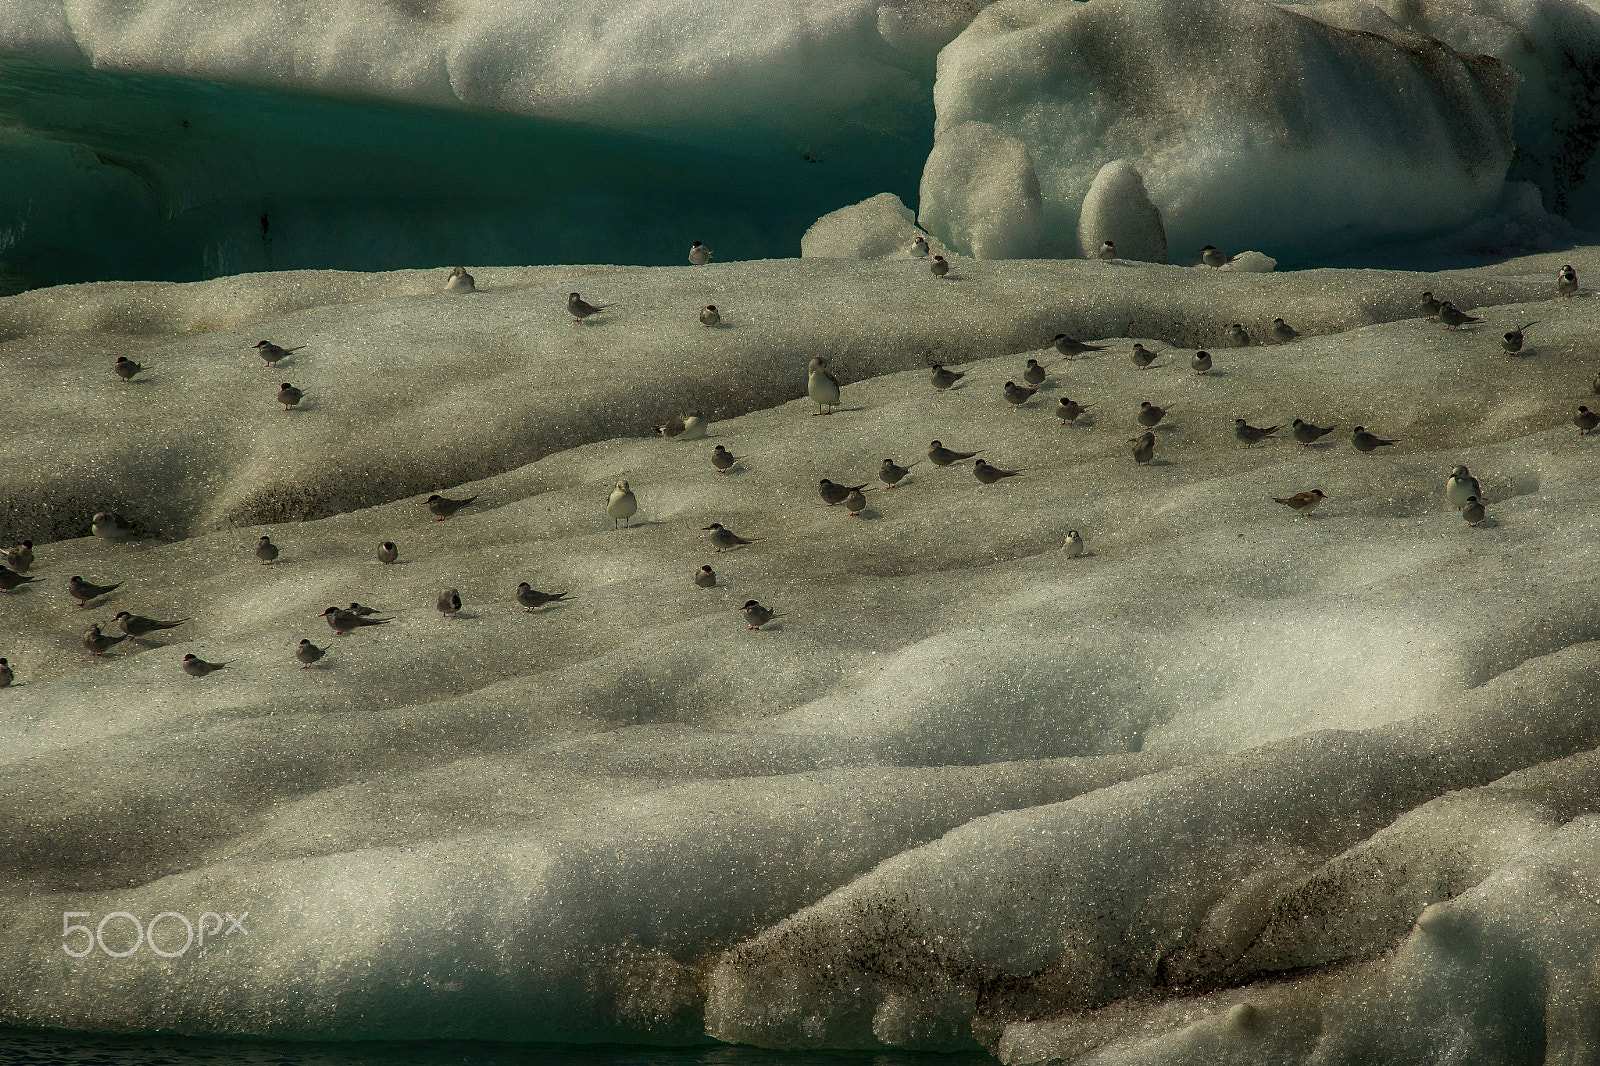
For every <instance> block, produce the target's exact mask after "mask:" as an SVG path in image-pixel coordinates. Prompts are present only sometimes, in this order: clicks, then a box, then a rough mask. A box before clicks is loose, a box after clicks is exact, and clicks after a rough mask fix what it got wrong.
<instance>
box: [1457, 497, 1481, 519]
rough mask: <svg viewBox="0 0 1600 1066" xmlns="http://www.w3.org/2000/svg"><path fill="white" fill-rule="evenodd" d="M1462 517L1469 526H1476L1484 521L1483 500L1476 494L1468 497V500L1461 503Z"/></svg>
mask: <svg viewBox="0 0 1600 1066" xmlns="http://www.w3.org/2000/svg"><path fill="white" fill-rule="evenodd" d="M1461 517H1462V518H1464V519H1466V521H1467V525H1469V526H1475V525H1477V524H1478V523H1479V522H1482V521H1483V517H1484V510H1483V501H1482V500H1480V499H1478V497H1476V496H1470V497H1468V498H1467V502H1466V503H1464V504H1462V505H1461Z"/></svg>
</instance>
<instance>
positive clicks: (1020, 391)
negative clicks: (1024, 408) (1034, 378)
mask: <svg viewBox="0 0 1600 1066" xmlns="http://www.w3.org/2000/svg"><path fill="white" fill-rule="evenodd" d="M1038 391H1039V387H1038V386H1037V385H1035V386H1034V387H1033V388H1031V389H1025V388H1023V387H1022V386H1021V385H1018V384H1017V383H1016V382H1015V381H1008V382H1006V383H1005V386H1004V387H1003V389H1002V392H1003V393H1004V395H1005V398H1006V403H1008V404H1010V405H1011V407H1012V409H1013V410H1015V409H1016V408H1018V407H1020V406H1021V405H1023V404H1025V403H1027V402H1028V401H1029V400H1031V399H1033V394H1034V393H1036V392H1038Z"/></svg>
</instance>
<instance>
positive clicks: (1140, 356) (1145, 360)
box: [1133, 341, 1160, 370]
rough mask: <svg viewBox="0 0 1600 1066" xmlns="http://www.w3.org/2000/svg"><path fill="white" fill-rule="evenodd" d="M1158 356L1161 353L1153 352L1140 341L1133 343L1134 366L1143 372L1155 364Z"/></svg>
mask: <svg viewBox="0 0 1600 1066" xmlns="http://www.w3.org/2000/svg"><path fill="white" fill-rule="evenodd" d="M1158 354H1160V353H1159V352H1152V351H1151V350H1150V349H1149V348H1146V347H1145V346H1144V345H1142V344H1140V343H1139V342H1138V341H1134V342H1133V365H1134V366H1136V367H1138V368H1139V369H1140V370H1143V369H1144V368H1145V367H1147V366H1149V365H1150V364H1151V363H1153V362H1155V361H1156V356H1157V355H1158Z"/></svg>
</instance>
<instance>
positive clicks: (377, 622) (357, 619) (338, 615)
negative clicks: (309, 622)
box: [318, 607, 390, 637]
mask: <svg viewBox="0 0 1600 1066" xmlns="http://www.w3.org/2000/svg"><path fill="white" fill-rule="evenodd" d="M318 617H320V618H326V619H327V620H328V627H329V628H330V629H332V630H333V635H334V636H336V637H338V636H343V635H344V634H345V633H347V632H349V631H350V630H352V629H359V628H360V627H361V626H386V625H388V624H389V622H390V619H388V618H363V617H362V616H361V615H359V614H356V613H355V612H354V611H347V610H345V609H344V608H342V607H329V608H328V609H327V610H326V611H323V612H322V614H320V615H319V616H318Z"/></svg>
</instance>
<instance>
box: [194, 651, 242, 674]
mask: <svg viewBox="0 0 1600 1066" xmlns="http://www.w3.org/2000/svg"><path fill="white" fill-rule="evenodd" d="M232 661H233V660H232V659H229V660H228V662H232ZM227 665H228V663H208V662H206V661H205V660H204V659H202V658H200V656H198V655H194V654H192V653H191V654H188V655H185V656H184V657H183V672H184V673H186V674H188V675H189V676H190V677H205V676H206V675H207V674H212V673H216V672H217V671H218V670H221V669H222V668H223V667H224V666H227Z"/></svg>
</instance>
